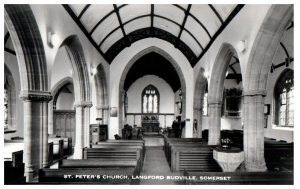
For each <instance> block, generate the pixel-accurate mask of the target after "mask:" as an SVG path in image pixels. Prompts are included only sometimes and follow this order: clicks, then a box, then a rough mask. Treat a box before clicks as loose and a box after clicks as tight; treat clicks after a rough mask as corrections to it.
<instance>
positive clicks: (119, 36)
mask: <svg viewBox="0 0 300 189" xmlns="http://www.w3.org/2000/svg"><path fill="white" fill-rule="evenodd" d="M63 6H64V8H65V9H66V11H67V12H68V13H69V14H70V16H71V17H72V18H73V19H74V21H75V22H76V23H77V24H78V26H79V27H80V28H81V29H82V30H83V32H84V33H85V34H86V36H87V37H88V39H89V40H90V41H91V42H92V44H93V45H94V46H95V47H96V49H97V50H98V51H99V52H100V53H101V54H102V55H103V57H104V58H105V59H106V60H107V61H108V63H111V61H112V60H113V59H114V58H115V57H116V56H117V55H118V53H119V52H121V51H122V50H123V49H124V48H126V47H129V46H130V45H131V44H132V43H134V42H135V41H138V40H140V39H144V38H148V37H156V38H160V39H163V40H166V41H168V42H170V43H172V44H174V46H175V47H176V48H178V49H179V50H180V51H181V52H182V53H183V54H184V55H185V56H186V57H187V59H188V60H189V62H190V63H191V66H194V65H195V64H196V63H197V62H198V61H199V59H200V58H201V57H202V56H203V55H204V53H205V52H206V51H207V49H208V48H209V47H210V45H211V44H212V42H213V41H214V40H215V39H216V37H217V36H218V35H219V34H220V33H221V32H222V31H223V29H224V28H225V27H226V26H227V25H228V23H229V22H230V21H231V20H232V19H233V17H234V16H235V15H236V14H237V13H238V12H239V11H240V10H241V8H242V7H243V6H244V5H237V4H226V5H221V4H216V5H211V4H195V5H191V4H189V5H187V4H185V5H184V4H180V5H178V4H173V5H168V4H131V5H127V4H92V5H90V4H72V5H63Z"/></svg>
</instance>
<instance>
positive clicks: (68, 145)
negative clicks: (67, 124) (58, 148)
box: [48, 136, 73, 155]
mask: <svg viewBox="0 0 300 189" xmlns="http://www.w3.org/2000/svg"><path fill="white" fill-rule="evenodd" d="M48 140H49V141H51V142H52V141H56V140H63V151H64V155H72V152H73V149H72V138H71V137H57V136H55V137H54V136H50V137H49V138H48Z"/></svg>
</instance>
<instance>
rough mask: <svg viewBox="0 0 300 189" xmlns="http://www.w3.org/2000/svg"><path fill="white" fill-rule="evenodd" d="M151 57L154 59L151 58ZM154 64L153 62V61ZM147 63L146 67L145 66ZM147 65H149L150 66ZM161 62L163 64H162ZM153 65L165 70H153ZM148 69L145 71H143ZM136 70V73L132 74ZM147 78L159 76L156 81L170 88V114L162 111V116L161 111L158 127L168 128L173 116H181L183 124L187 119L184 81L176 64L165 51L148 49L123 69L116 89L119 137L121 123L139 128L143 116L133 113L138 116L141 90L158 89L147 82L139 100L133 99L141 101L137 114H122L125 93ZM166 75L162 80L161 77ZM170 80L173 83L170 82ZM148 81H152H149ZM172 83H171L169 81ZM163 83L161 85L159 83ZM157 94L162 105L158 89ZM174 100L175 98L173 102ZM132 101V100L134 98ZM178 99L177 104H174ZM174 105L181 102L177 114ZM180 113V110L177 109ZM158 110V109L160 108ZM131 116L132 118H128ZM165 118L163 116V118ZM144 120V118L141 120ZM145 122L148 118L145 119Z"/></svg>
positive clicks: (153, 48)
mask: <svg viewBox="0 0 300 189" xmlns="http://www.w3.org/2000/svg"><path fill="white" fill-rule="evenodd" d="M153 57H154V58H153ZM153 60H155V61H153ZM146 62H148V63H146ZM149 62H152V63H151V64H150V63H149ZM163 62H164V63H163ZM154 64H159V66H158V65H157V66H158V67H160V66H165V68H164V69H156V70H155V69H154V68H155V67H157V66H155V65H154ZM146 68H147V69H146ZM133 70H135V71H133ZM138 70H140V71H138ZM159 72H165V73H159ZM131 73H137V74H131ZM168 74H169V77H170V78H167V75H168ZM149 75H156V76H158V78H157V79H161V80H162V81H164V82H165V83H166V85H167V86H168V87H169V88H171V90H172V95H173V96H174V100H173V99H172V100H173V105H171V106H173V107H172V108H173V110H172V111H171V112H168V111H169V110H165V113H162V112H161V111H160V113H159V114H157V115H158V116H157V118H156V120H157V121H158V123H159V126H160V127H163V128H164V127H168V126H171V124H172V121H173V120H174V119H175V116H180V117H181V119H182V120H184V119H185V115H186V106H185V104H186V95H185V94H186V84H185V80H184V77H183V73H182V71H181V69H180V67H179V66H178V64H177V63H176V61H175V60H174V59H173V58H172V57H170V55H168V54H167V53H166V52H165V51H163V50H161V49H159V48H157V47H149V48H147V49H145V50H143V51H141V52H139V53H137V54H136V55H135V56H134V57H133V58H132V59H131V60H130V62H129V63H128V64H127V66H126V68H125V69H124V71H123V73H122V76H121V81H120V85H119V91H120V93H119V133H121V129H122V126H123V125H124V123H131V124H133V125H138V126H141V127H142V122H143V119H142V116H141V115H137V114H136V113H139V114H141V113H142V109H141V108H140V107H142V98H141V96H142V90H143V89H144V88H145V87H146V86H148V85H149V84H152V85H154V86H155V87H158V86H157V85H155V84H153V82H148V83H147V84H146V83H144V85H143V87H142V88H141V89H140V92H139V94H137V95H138V96H137V97H136V99H140V105H138V106H139V108H138V111H137V112H135V113H133V112H130V111H129V110H128V111H129V112H128V113H127V114H126V116H125V114H124V107H125V103H124V99H125V98H124V97H125V93H126V92H128V89H129V88H130V86H131V84H132V83H134V81H138V79H142V78H143V77H145V79H150V78H149V77H148V76H149ZM164 75H165V76H164ZM171 78H172V79H173V80H172V79H171ZM150 80H151V79H150ZM152 80H153V81H154V80H155V79H154V78H153V79H152ZM171 80H172V81H171ZM160 83H162V82H160ZM158 91H159V93H160V101H161V102H163V100H162V98H163V96H162V93H161V91H160V89H159V88H158ZM126 95H127V96H128V102H129V104H128V109H131V108H130V99H131V98H130V96H129V94H128V93H127V94H126ZM176 97H177V98H176ZM133 99H134V98H133ZM176 99H177V100H176ZM176 101H178V104H179V102H180V111H176V107H175V106H176V105H175V103H176ZM178 109H179V108H178ZM160 110H162V109H161V106H160ZM131 113H133V114H131ZM163 114H164V115H163ZM144 117H146V116H144ZM145 119H147V118H145Z"/></svg>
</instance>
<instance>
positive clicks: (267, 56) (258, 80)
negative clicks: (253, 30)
mask: <svg viewBox="0 0 300 189" xmlns="http://www.w3.org/2000/svg"><path fill="white" fill-rule="evenodd" d="M293 16H294V9H293V5H272V6H271V8H270V10H269V11H268V13H267V15H266V17H265V19H264V21H263V24H262V25H261V27H260V29H259V31H258V34H257V36H256V38H255V41H254V44H253V46H252V49H251V52H250V56H249V57H250V58H249V60H248V63H247V69H246V74H245V87H244V89H245V91H248V92H247V93H253V92H256V93H261V94H262V95H265V93H266V91H265V90H266V86H267V78H268V74H269V71H270V69H271V65H272V60H273V58H274V55H275V53H276V51H277V48H278V47H279V44H280V40H281V38H282V36H283V34H284V32H285V31H286V29H287V27H288V26H289V24H290V22H291V20H292V19H293Z"/></svg>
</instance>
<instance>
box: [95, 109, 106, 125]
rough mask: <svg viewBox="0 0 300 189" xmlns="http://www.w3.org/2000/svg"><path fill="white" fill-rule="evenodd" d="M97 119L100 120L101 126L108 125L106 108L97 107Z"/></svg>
mask: <svg viewBox="0 0 300 189" xmlns="http://www.w3.org/2000/svg"><path fill="white" fill-rule="evenodd" d="M96 109H97V117H100V118H102V124H104V125H107V124H108V116H109V115H108V111H109V107H108V106H97V107H96Z"/></svg>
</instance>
